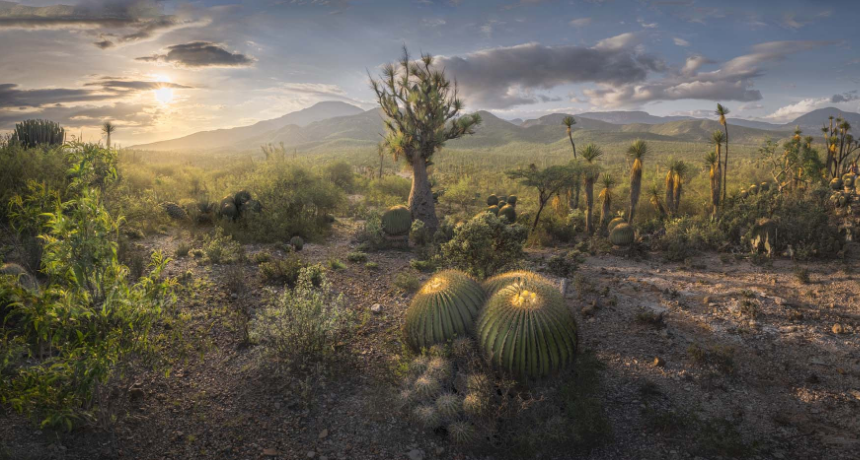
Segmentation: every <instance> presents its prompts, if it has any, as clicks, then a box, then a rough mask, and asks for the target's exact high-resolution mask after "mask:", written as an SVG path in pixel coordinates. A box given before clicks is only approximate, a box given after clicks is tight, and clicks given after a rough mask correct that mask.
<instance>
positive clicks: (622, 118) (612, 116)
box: [574, 110, 695, 125]
mask: <svg viewBox="0 0 860 460" xmlns="http://www.w3.org/2000/svg"><path fill="white" fill-rule="evenodd" d="M574 118H577V119H578V118H589V119H591V120H598V121H605V122H607V123H612V124H614V125H628V124H631V123H643V124H647V125H658V124H661V123H669V122H673V121H683V120H695V118H693V117H688V116H669V117H658V116H656V115H651V114H650V113H648V112H643V111H620V110H617V111H611V112H584V113H580V114H579V115H574Z"/></svg>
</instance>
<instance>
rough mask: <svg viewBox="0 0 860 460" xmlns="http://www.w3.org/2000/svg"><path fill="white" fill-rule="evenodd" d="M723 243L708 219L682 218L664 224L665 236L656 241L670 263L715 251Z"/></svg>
mask: <svg viewBox="0 0 860 460" xmlns="http://www.w3.org/2000/svg"><path fill="white" fill-rule="evenodd" d="M723 241H725V233H723V232H722V231H721V230H720V228H719V227H718V226H717V224H716V223H714V222H713V221H711V220H710V219H708V218H702V219H696V218H693V217H682V218H679V219H675V220H672V221H671V222H668V223H667V224H666V234H665V235H663V237H661V238H660V239H659V240H658V246H660V247H661V249H663V250H664V251H666V254H665V255H666V258H667V259H668V260H671V261H683V260H685V259H687V258H690V257H693V256H695V255H696V254H698V253H699V251H703V250H705V249H708V248H712V249H715V248H717V247H719V245H720V243H721V242H723Z"/></svg>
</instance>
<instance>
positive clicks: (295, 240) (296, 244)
mask: <svg viewBox="0 0 860 460" xmlns="http://www.w3.org/2000/svg"><path fill="white" fill-rule="evenodd" d="M290 245H291V246H292V247H293V249H295V250H296V251H301V250H302V249H303V248H304V247H305V240H303V239H302V237H300V236H298V235H296V236H294V237H292V238H290Z"/></svg>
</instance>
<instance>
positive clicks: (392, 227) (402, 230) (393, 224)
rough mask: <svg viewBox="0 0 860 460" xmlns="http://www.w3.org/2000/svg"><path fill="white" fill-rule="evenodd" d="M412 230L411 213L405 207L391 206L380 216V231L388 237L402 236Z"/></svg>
mask: <svg viewBox="0 0 860 460" xmlns="http://www.w3.org/2000/svg"><path fill="white" fill-rule="evenodd" d="M411 228H412V212H411V211H410V210H409V208H407V207H406V206H392V207H390V208H388V210H387V211H385V212H384V213H383V214H382V230H383V231H384V232H385V234H386V235H388V236H404V235H408V234H409V229H411Z"/></svg>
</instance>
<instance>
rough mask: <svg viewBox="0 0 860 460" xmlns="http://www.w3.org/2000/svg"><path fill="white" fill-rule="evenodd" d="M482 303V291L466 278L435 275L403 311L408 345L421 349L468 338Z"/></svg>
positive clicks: (453, 273)
mask: <svg viewBox="0 0 860 460" xmlns="http://www.w3.org/2000/svg"><path fill="white" fill-rule="evenodd" d="M484 300H485V297H484V291H483V290H482V289H481V286H480V285H479V284H478V283H477V282H476V281H475V280H474V279H472V278H471V277H470V276H469V275H467V274H465V273H463V272H461V271H457V270H445V271H442V272H439V273H437V274H436V275H434V276H433V277H432V278H430V280H428V281H427V282H426V283H424V286H422V287H421V289H420V290H419V291H418V293H417V294H415V297H414V298H413V299H412V303H411V304H410V305H409V309H408V310H406V324H405V331H404V332H405V335H406V341H407V343H409V345H410V346H412V347H413V348H415V349H421V348H427V347H431V346H433V345H435V344H441V343H445V342H447V341H449V340H453V339H455V338H457V337H465V336H467V335H468V334H469V332H470V331H471V330H472V327H473V326H474V324H475V319H476V318H477V317H478V314H479V313H480V311H481V306H482V305H483V304H484Z"/></svg>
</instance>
